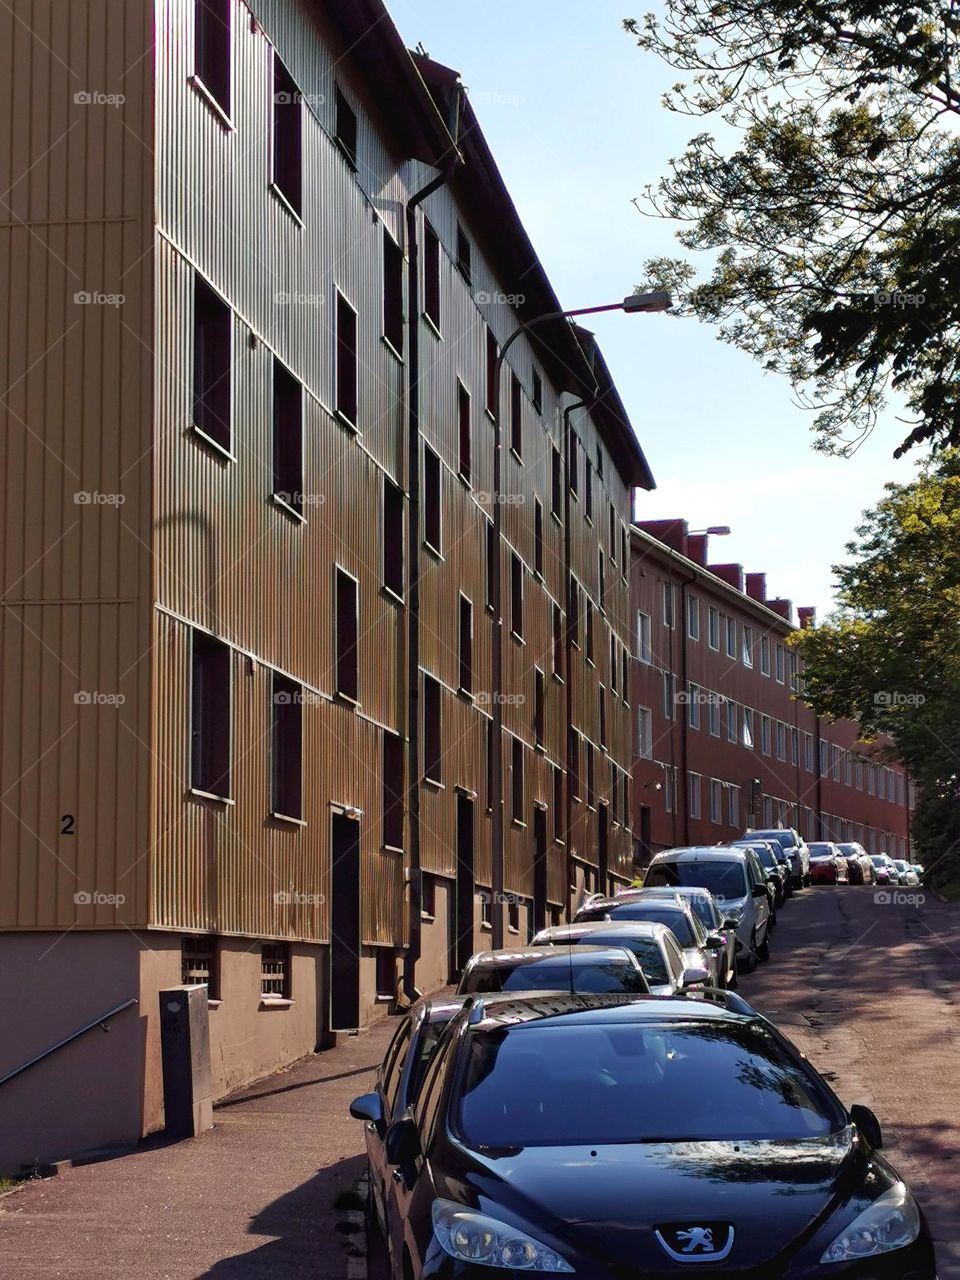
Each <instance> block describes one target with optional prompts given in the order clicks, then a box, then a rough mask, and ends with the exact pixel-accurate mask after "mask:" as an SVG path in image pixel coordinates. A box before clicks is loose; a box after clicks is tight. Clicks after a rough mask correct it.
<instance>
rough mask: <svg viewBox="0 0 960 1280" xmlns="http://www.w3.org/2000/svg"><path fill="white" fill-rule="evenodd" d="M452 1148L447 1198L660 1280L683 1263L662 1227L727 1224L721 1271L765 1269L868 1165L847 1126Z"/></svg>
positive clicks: (574, 1253)
mask: <svg viewBox="0 0 960 1280" xmlns="http://www.w3.org/2000/svg"><path fill="white" fill-rule="evenodd" d="M459 1150H460V1151H461V1152H462V1155H463V1156H464V1158H465V1159H464V1164H463V1168H462V1175H461V1176H462V1182H461V1180H460V1178H459V1177H457V1178H455V1182H457V1183H460V1185H459V1186H455V1185H451V1186H450V1187H449V1188H448V1189H449V1190H450V1191H453V1192H454V1194H453V1196H452V1198H455V1199H458V1200H461V1199H462V1200H465V1201H467V1202H470V1203H473V1204H475V1205H477V1207H479V1208H481V1209H482V1210H483V1211H485V1212H488V1213H491V1214H493V1215H494V1216H497V1214H498V1212H499V1213H500V1214H502V1213H503V1211H504V1210H506V1211H507V1212H508V1214H509V1215H515V1216H516V1217H517V1218H518V1219H519V1220H520V1221H521V1222H522V1223H524V1224H526V1225H527V1226H528V1227H529V1228H530V1229H531V1230H532V1231H533V1232H534V1234H536V1233H537V1232H538V1231H539V1232H541V1233H546V1234H547V1235H548V1237H552V1241H553V1242H555V1244H556V1247H557V1248H559V1249H560V1250H561V1251H562V1252H564V1253H565V1255H566V1256H568V1257H570V1258H571V1261H573V1262H574V1263H575V1261H576V1258H577V1257H578V1256H579V1257H585V1258H587V1259H590V1260H591V1261H595V1262H604V1263H606V1264H607V1265H609V1266H611V1267H613V1268H615V1269H617V1270H619V1269H620V1268H627V1269H630V1270H632V1269H637V1270H641V1271H646V1269H647V1268H654V1269H656V1270H657V1272H658V1273H665V1274H669V1273H672V1272H673V1271H674V1270H675V1269H676V1270H678V1271H683V1270H685V1268H684V1266H683V1264H677V1263H675V1262H673V1261H671V1259H670V1258H669V1256H668V1255H667V1254H666V1252H665V1251H664V1249H663V1248H662V1246H661V1244H660V1242H659V1241H658V1239H657V1236H656V1231H657V1229H658V1228H661V1229H662V1228H670V1227H674V1228H681V1229H682V1228H685V1227H689V1226H694V1225H698V1224H700V1225H705V1224H715V1226H714V1230H715V1235H716V1236H717V1237H718V1238H719V1236H720V1234H721V1232H720V1231H719V1230H718V1228H719V1227H720V1226H721V1224H722V1225H723V1232H722V1234H723V1235H724V1236H725V1235H726V1230H725V1228H726V1226H727V1225H729V1226H732V1227H733V1228H734V1239H733V1246H732V1249H731V1251H730V1254H729V1256H728V1258H727V1260H726V1265H727V1267H729V1268H730V1269H731V1270H735V1269H739V1268H750V1267H757V1266H761V1265H763V1264H765V1263H769V1262H771V1261H772V1260H774V1259H777V1258H778V1256H779V1255H780V1254H782V1253H783V1252H784V1251H785V1250H789V1247H790V1246H791V1245H792V1244H794V1243H795V1242H798V1238H805V1237H807V1236H808V1235H809V1234H812V1233H813V1231H814V1230H816V1229H817V1228H818V1227H819V1226H820V1225H821V1223H822V1222H823V1221H824V1220H825V1218H826V1217H827V1216H828V1215H829V1214H831V1213H832V1212H834V1210H835V1209H836V1208H837V1207H838V1206H839V1205H840V1204H841V1203H843V1202H845V1201H846V1200H847V1199H848V1198H849V1196H850V1195H851V1194H852V1192H853V1191H854V1190H855V1189H856V1188H857V1187H858V1186H859V1185H860V1183H861V1181H862V1179H863V1176H864V1170H865V1160H864V1157H863V1154H862V1150H861V1148H860V1146H859V1144H858V1142H857V1141H856V1139H855V1131H854V1129H853V1127H852V1126H848V1127H847V1128H846V1129H844V1130H842V1131H841V1132H840V1133H838V1134H834V1135H831V1136H829V1137H827V1138H818V1139H804V1140H799V1141H791V1142H749V1141H741V1142H737V1143H734V1142H683V1141H681V1142H673V1143H666V1142H664V1143H659V1142H658V1143H639V1144H634V1143H620V1144H611V1145H606V1146H604V1145H599V1146H592V1147H591V1146H582V1145H578V1146H570V1147H556V1146H554V1147H527V1148H511V1149H509V1150H502V1151H490V1152H467V1151H465V1150H464V1149H463V1148H459ZM455 1163H459V1162H455ZM451 1172H453V1170H451ZM441 1194H444V1192H443V1191H441ZM666 1234H667V1235H668V1236H669V1234H670V1233H669V1230H668V1231H667V1233H666ZM547 1242H548V1243H549V1242H550V1241H549V1240H548V1241H547Z"/></svg>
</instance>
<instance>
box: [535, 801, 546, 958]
mask: <svg viewBox="0 0 960 1280" xmlns="http://www.w3.org/2000/svg"><path fill="white" fill-rule="evenodd" d="M533 927H534V929H535V930H536V931H537V933H539V932H540V930H541V929H545V928H546V927H547V811H546V809H542V808H541V807H540V805H536V806H535V808H534V810H533Z"/></svg>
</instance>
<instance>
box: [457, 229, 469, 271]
mask: <svg viewBox="0 0 960 1280" xmlns="http://www.w3.org/2000/svg"><path fill="white" fill-rule="evenodd" d="M470 257H471V252H470V241H469V239H468V238H467V233H466V232H465V231H464V229H463V227H462V226H461V225H460V223H459V222H458V223H457V270H458V271H459V272H460V274H461V275H462V276H463V278H464V280H466V282H467V284H469V283H470V279H471V272H470Z"/></svg>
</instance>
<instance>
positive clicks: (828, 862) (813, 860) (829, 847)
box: [808, 840, 850, 884]
mask: <svg viewBox="0 0 960 1280" xmlns="http://www.w3.org/2000/svg"><path fill="white" fill-rule="evenodd" d="M808 847H809V849H810V883H811V884H849V883H850V881H849V878H848V876H847V860H846V858H845V857H844V856H843V855H842V854H841V852H840V850H839V849H838V848H837V846H836V845H835V844H833V843H831V841H829V840H814V841H813V842H812V843H811V844H810V845H809V846H808Z"/></svg>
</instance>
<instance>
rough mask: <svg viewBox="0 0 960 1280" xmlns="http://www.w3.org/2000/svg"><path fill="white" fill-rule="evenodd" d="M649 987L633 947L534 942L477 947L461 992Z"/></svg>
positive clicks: (640, 991) (635, 989)
mask: <svg viewBox="0 0 960 1280" xmlns="http://www.w3.org/2000/svg"><path fill="white" fill-rule="evenodd" d="M649 990H650V987H649V985H648V983H647V980H646V978H644V976H643V971H642V969H641V968H640V965H639V964H638V962H637V959H636V957H635V956H634V954H633V952H632V951H630V950H628V949H626V948H624V947H610V946H603V947H601V946H587V947H576V948H572V947H550V948H544V947H530V948H527V949H525V950H522V951H478V952H477V954H476V955H473V956H471V957H470V959H469V960H468V961H467V963H466V965H465V966H464V970H463V976H462V977H461V979H460V985H459V986H458V987H457V993H458V994H459V995H472V994H474V993H476V992H483V993H489V992H498V991H577V992H590V993H597V992H601V993H603V992H606V993H608V994H609V993H610V992H614V993H616V992H624V991H626V992H632V993H633V994H635V995H642V994H644V993H645V992H647V991H649Z"/></svg>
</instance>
